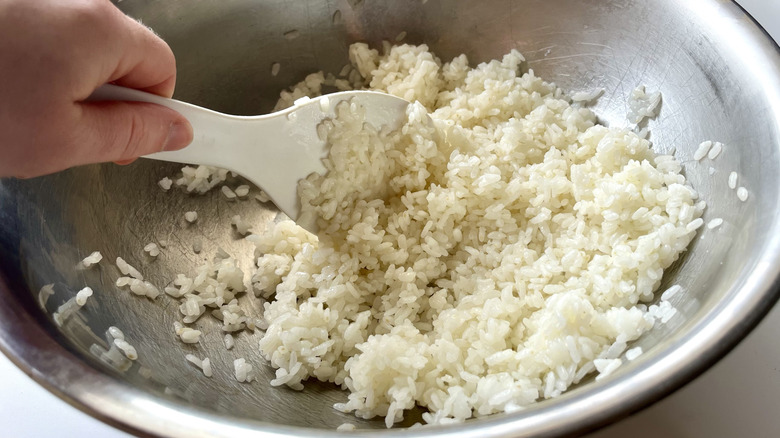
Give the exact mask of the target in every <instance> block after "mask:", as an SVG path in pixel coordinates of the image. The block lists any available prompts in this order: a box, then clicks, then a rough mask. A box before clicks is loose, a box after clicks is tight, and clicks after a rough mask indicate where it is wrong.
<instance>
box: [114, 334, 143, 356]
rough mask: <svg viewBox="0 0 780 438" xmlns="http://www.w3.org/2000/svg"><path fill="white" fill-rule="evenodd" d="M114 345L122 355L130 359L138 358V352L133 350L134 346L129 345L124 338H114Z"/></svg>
mask: <svg viewBox="0 0 780 438" xmlns="http://www.w3.org/2000/svg"><path fill="white" fill-rule="evenodd" d="M114 345H115V346H116V348H118V349H119V350H120V351H121V352H122V353H123V354H124V355H125V357H127V358H128V359H130V360H136V359H138V352H137V351H136V350H135V347H133V346H132V345H130V343H129V342H127V341H126V340H124V339H118V338H117V339H114Z"/></svg>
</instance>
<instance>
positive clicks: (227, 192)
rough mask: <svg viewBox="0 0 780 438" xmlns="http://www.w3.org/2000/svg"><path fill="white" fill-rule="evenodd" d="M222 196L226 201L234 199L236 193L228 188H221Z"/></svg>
mask: <svg viewBox="0 0 780 438" xmlns="http://www.w3.org/2000/svg"><path fill="white" fill-rule="evenodd" d="M221 190H222V194H223V195H225V197H226V198H228V199H236V192H234V191H233V190H232V189H231V188H230V187H228V186H222V189H221Z"/></svg>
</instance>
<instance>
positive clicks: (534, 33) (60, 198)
mask: <svg viewBox="0 0 780 438" xmlns="http://www.w3.org/2000/svg"><path fill="white" fill-rule="evenodd" d="M118 5H119V6H120V7H121V8H122V9H123V10H125V12H127V13H128V14H129V15H131V16H133V17H136V18H139V19H141V20H142V21H143V22H144V23H145V24H147V25H149V26H150V27H152V28H153V29H155V31H157V32H158V33H159V34H160V35H161V36H162V37H163V38H164V39H166V40H167V41H168V42H169V43H170V45H171V47H172V48H173V51H174V53H175V54H176V56H177V62H178V68H179V77H178V85H177V90H176V96H177V97H178V98H180V99H182V100H186V101H190V102H193V103H195V104H199V105H203V106H207V107H210V108H213V109H216V110H218V111H224V112H230V113H235V114H258V113H263V112H267V111H269V110H270V109H271V108H272V107H273V103H274V102H275V100H276V98H277V97H278V94H279V91H280V90H281V89H282V88H284V87H286V86H289V85H290V84H292V83H294V82H296V81H298V80H301V79H302V78H303V77H304V76H305V75H306V74H308V73H310V72H313V71H317V70H320V69H323V70H325V71H329V72H333V73H337V72H338V71H339V70H340V69H341V67H342V66H343V65H344V64H345V63H346V62H347V47H348V45H349V44H350V43H351V42H354V41H367V42H369V43H372V44H374V45H377V44H379V43H380V42H381V41H382V40H385V39H388V40H393V39H394V38H395V37H396V36H397V35H399V34H400V33H401V32H406V38H405V40H404V41H405V42H410V43H426V44H428V45H429V46H430V47H431V48H432V49H433V50H434V51H435V53H437V54H438V55H439V56H440V57H441V58H442V59H444V60H448V59H450V58H451V57H453V56H455V55H458V54H460V53H466V54H467V55H468V57H469V59H470V61H471V62H472V64H475V63H477V62H481V61H485V60H489V59H491V58H495V57H499V56H501V55H503V54H504V53H506V52H507V51H509V50H510V49H512V48H517V49H519V50H520V51H521V52H522V53H523V54H524V55H525V56H526V57H527V63H526V65H525V66H524V68H531V69H533V70H534V71H535V72H536V74H537V75H540V76H542V77H544V78H546V79H548V80H552V81H555V82H556V83H558V84H559V85H561V86H562V87H564V88H565V89H567V90H570V91H588V90H592V89H594V88H602V87H603V88H604V89H605V90H606V91H605V94H604V95H603V96H602V97H601V98H600V99H598V101H597V103H596V104H595V106H594V108H595V111H596V112H597V114H598V115H599V117H600V118H601V119H602V120H603V121H604V122H606V123H609V124H614V125H619V124H622V123H624V118H625V114H626V112H627V103H626V102H627V96H628V93H629V92H630V91H631V90H632V89H633V88H634V87H636V86H637V85H640V84H644V85H646V86H647V88H648V89H650V90H661V91H662V92H663V104H662V108H661V112H660V115H659V117H658V118H657V119H656V120H654V121H651V122H650V123H649V128H650V129H651V132H652V134H651V139H652V140H653V142H654V145H655V146H654V147H655V148H656V150H658V151H660V152H668V151H670V150H671V149H672V148H675V149H676V156H677V157H678V158H679V159H680V160H681V161H682V163H683V164H684V168H685V174H686V175H687V177H688V178H689V180H690V181H691V183H692V184H693V186H694V187H695V188H697V189H698V190H699V192H700V193H701V194H702V197H703V199H704V200H706V201H707V203H708V208H707V211H706V213H705V220H710V219H712V218H716V217H720V218H723V220H724V223H723V225H722V226H721V227H720V228H717V229H716V230H706V229H703V230H702V231H701V232H700V236H701V237H702V238H701V239H698V238H697V239H695V241H694V242H693V244H692V246H691V247H690V250H689V252H688V254H687V255H686V256H685V257H684V258H682V259H681V260H680V261H679V262H678V263H676V264H675V266H673V268H672V269H671V270H670V272H669V273H668V274H667V275H666V277H665V279H664V285H663V286H662V287H665V286H668V285H671V284H680V285H682V286H683V287H684V291H683V292H681V293H679V294H677V295H676V296H675V297H674V298H673V299H672V300H671V301H672V303H673V304H674V306H675V307H676V308H677V310H678V313H677V315H675V316H674V317H673V318H672V319H671V320H670V321H669V322H668V323H667V324H665V325H661V326H659V327H657V328H655V329H653V331H651V332H650V333H648V334H647V335H646V336H644V337H643V338H642V339H641V340H639V341H638V342H636V345H637V346H641V347H642V348H643V350H644V352H645V353H644V354H643V355H642V356H641V357H640V358H639V359H637V360H635V361H633V362H630V363H626V364H624V365H623V366H622V367H621V368H620V369H618V371H616V372H615V373H614V374H613V375H611V376H610V377H609V378H607V379H603V380H601V381H598V382H593V381H588V382H585V383H584V384H581V385H579V386H578V387H576V388H574V389H572V390H571V391H569V392H568V393H566V394H564V395H563V396H561V397H558V398H556V399H552V400H547V401H543V402H540V403H538V404H536V405H535V406H533V407H530V408H529V409H526V410H524V411H522V412H517V413H514V414H507V415H495V416H492V417H489V418H484V419H479V420H474V421H469V422H467V423H465V424H463V425H456V426H442V427H426V428H422V429H411V430H408V429H398V430H393V431H389V432H386V434H388V435H392V434H394V435H404V436H411V435H423V436H466V435H468V436H482V437H489V436H552V435H561V434H568V433H576V432H583V431H586V430H589V429H592V428H595V427H598V426H600V425H603V424H606V423H608V422H610V421H613V420H615V419H617V418H620V417H622V416H625V415H628V414H629V413H631V412H633V411H635V410H637V409H640V408H641V407H643V406H646V405H647V404H649V403H651V402H653V401H655V400H657V399H659V398H660V397H662V396H664V395H666V394H668V393H669V392H671V391H672V390H674V389H676V388H677V387H679V386H680V385H682V384H684V383H685V382H687V381H689V380H690V379H692V378H693V377H695V376H696V375H697V374H698V373H700V372H702V371H703V370H704V369H706V368H707V367H708V366H710V365H711V364H712V363H713V362H714V361H716V360H717V359H718V358H720V357H721V356H722V355H724V354H725V353H726V352H727V351H728V350H730V349H731V348H732V347H733V346H734V345H735V344H736V343H737V342H738V341H739V340H740V339H741V338H742V337H744V336H745V335H746V334H747V332H748V331H749V330H750V329H751V328H752V327H754V326H755V324H756V323H757V322H758V321H759V319H760V318H761V317H762V316H763V315H764V314H765V313H766V312H767V311H768V309H769V307H770V306H771V305H772V304H773V303H774V302H775V300H776V298H777V292H778V277H779V276H780V260H779V259H780V222H779V221H778V214H777V212H778V204H779V203H780V141H779V139H780V79H779V78H780V56H779V55H778V51H777V47H776V46H775V45H774V44H773V43H772V42H771V41H770V40H769V38H768V37H767V36H766V35H765V34H764V33H763V32H762V31H761V29H760V28H759V27H757V26H756V24H755V23H754V22H753V21H752V20H751V19H750V18H749V17H748V16H747V15H746V14H744V12H743V11H742V10H741V9H740V8H739V7H738V6H737V5H736V4H734V3H731V2H728V1H716V0H702V1H696V2H684V1H672V0H659V1H654V2H645V1H631V0H622V1H618V0H615V1H609V0H602V1H596V0H586V1H578V2H574V1H568V0H516V1H512V0H492V1H480V2H476V1H466V0H464V1H454V0H451V1H447V0H429V1H427V2H422V1H419V0H415V1H412V0H403V1H375V0H364V1H360V0H350V1H346V0H298V1H295V2H293V1H281V0H276V1H272V0H219V1H216V0H187V1H155V0H124V1H122V2H121V3H118ZM293 30H295V31H297V33H293V34H290V33H288V32H290V31H293ZM285 34H286V35H285ZM291 36H294V38H291ZM277 62H278V63H279V65H280V72H279V74H278V75H276V76H273V75H272V74H271V66H272V64H274V63H277ZM708 139H712V140H718V141H721V142H723V143H724V144H725V145H726V146H725V149H724V151H723V153H722V154H721V155H720V156H719V157H718V158H717V159H716V160H713V161H709V160H705V161H704V162H702V163H699V162H696V161H695V160H693V158H692V157H693V152H694V150H695V149H696V147H697V145H698V144H699V143H700V142H701V141H703V140H708ZM710 167H712V168H714V173H713V174H711V172H710ZM177 169H178V167H177V166H176V165H171V164H162V163H158V162H151V161H145V160H140V161H138V162H137V163H135V164H133V165H131V166H127V167H119V166H115V165H101V166H87V167H82V168H78V169H73V170H70V171H67V172H63V173H60V174H57V175H52V176H48V177H44V178H37V179H32V180H26V181H16V180H3V181H1V182H0V223H2V229H1V230H0V244H1V245H2V249H1V250H0V349H2V351H3V352H5V353H6V354H7V355H8V356H9V357H11V359H12V360H13V361H14V362H15V363H16V364H17V365H19V367H20V368H22V369H23V370H25V371H26V372H27V373H28V374H30V375H31V376H32V377H33V378H34V379H36V380H37V381H38V382H40V383H41V384H42V385H44V386H46V387H47V388H48V389H49V390H51V391H52V392H54V393H56V394H57V395H59V396H60V397H62V398H64V399H65V400H67V401H68V402H70V403H72V404H74V405H75V406H77V407H79V408H81V409H82V410H84V411H86V412H88V413H90V414H92V415H94V416H96V417H97V418H100V419H101V420H104V421H107V422H109V423H111V424H114V425H116V426H118V427H121V428H124V429H126V430H129V431H132V432H136V433H142V434H152V435H162V436H180V437H199V436H225V437H228V436H246V434H249V435H252V433H255V434H257V436H280V435H299V436H325V435H335V434H336V432H335V428H336V427H337V426H338V425H340V424H341V423H344V422H352V423H354V424H356V425H358V427H359V428H361V429H382V428H383V427H384V423H383V421H382V420H381V419H374V420H359V419H357V418H355V417H353V416H351V415H346V414H341V413H339V412H337V411H335V410H333V409H332V405H333V403H335V402H341V401H344V399H345V394H344V393H343V392H341V391H340V390H338V389H337V388H335V387H334V386H332V385H326V384H320V383H317V382H310V383H309V384H308V386H307V388H306V389H305V390H304V391H301V392H298V391H292V390H289V389H286V388H273V387H271V386H270V384H269V383H268V382H269V380H270V379H271V378H273V370H272V369H271V368H270V367H268V366H267V365H266V364H265V362H264V361H263V360H262V358H261V357H260V355H259V353H258V352H257V337H256V336H253V335H251V334H250V333H243V334H242V335H240V336H238V337H237V340H236V347H235V348H234V349H233V350H231V351H226V350H225V349H224V347H223V344H222V336H221V333H220V331H219V328H218V326H217V325H215V324H212V321H206V320H205V319H204V320H203V321H199V322H198V325H199V326H200V327H201V329H202V330H203V331H204V338H203V339H202V341H201V343H200V344H199V345H198V346H189V345H183V344H181V343H180V342H179V341H177V340H176V338H175V337H174V334H173V330H172V324H173V321H174V320H175V319H176V317H177V313H176V312H177V303H176V302H175V301H174V300H171V299H169V298H167V297H160V298H158V299H157V300H156V301H154V302H152V301H150V300H147V299H142V298H138V297H136V296H133V295H131V294H130V293H128V292H126V291H118V290H116V288H115V287H114V286H113V283H114V280H115V279H116V278H117V276H118V275H119V273H118V270H117V269H116V267H115V266H114V265H113V264H112V263H111V261H113V260H114V259H115V258H116V257H117V256H121V257H123V258H125V259H127V260H128V261H129V262H130V263H131V264H133V265H137V266H141V267H142V271H143V272H144V273H145V274H146V276H147V277H148V278H149V279H150V280H151V281H152V282H154V283H155V284H158V285H164V284H167V283H168V282H169V281H170V280H171V279H172V276H173V274H175V273H178V272H185V273H189V272H192V270H193V268H194V266H196V265H197V264H198V263H199V262H201V261H203V260H205V259H207V258H210V257H212V256H213V254H214V252H215V251H216V249H217V248H218V247H222V248H224V249H225V250H227V251H228V252H229V253H231V254H233V255H235V256H236V257H238V258H240V259H241V263H242V266H244V267H245V268H246V267H249V266H251V264H252V250H251V246H250V245H249V244H248V243H247V242H245V241H243V240H241V239H240V236H238V235H236V234H235V232H234V231H233V230H232V229H231V227H230V226H229V223H230V218H231V216H233V215H234V214H240V215H241V216H242V217H243V218H246V219H250V220H252V221H254V222H255V223H257V224H259V225H258V227H257V229H258V230H259V231H262V229H263V228H264V226H266V225H267V224H268V223H270V222H271V221H273V220H274V218H275V217H276V211H275V209H274V208H273V206H271V205H265V204H260V203H257V202H255V201H251V202H250V201H246V202H227V201H225V200H224V199H223V198H222V195H221V194H220V193H219V192H218V191H216V192H215V193H210V194H206V195H203V196H192V195H187V194H185V193H182V192H180V191H176V190H172V191H170V192H168V193H164V192H162V191H161V190H160V188H159V187H158V186H157V184H156V182H157V181H158V180H159V179H161V178H162V177H163V176H172V175H175V173H176V171H177ZM731 171H737V172H738V173H739V175H740V185H741V186H744V187H746V188H747V189H749V190H750V197H749V199H748V200H747V202H740V201H739V200H738V199H737V196H736V193H735V191H734V190H731V189H729V187H728V185H727V179H728V174H729V173H730V172H731ZM189 210H197V211H198V213H199V217H200V219H199V220H198V223H197V224H196V225H188V224H187V223H186V222H185V221H184V219H183V214H184V212H186V211H189ZM197 236H201V238H202V239H203V246H204V249H203V251H202V252H201V254H199V255H198V254H194V253H193V252H192V250H191V244H192V241H193V239H194V238H195V237H197ZM161 239H162V240H167V241H168V248H167V249H166V250H165V251H164V252H163V254H162V255H161V256H160V257H158V258H157V260H155V261H152V260H151V259H148V258H146V256H145V255H144V253H143V250H142V248H143V246H144V245H145V244H146V243H148V242H152V241H159V240H161ZM94 250H100V251H101V252H102V253H103V255H104V256H105V259H106V260H105V261H104V262H102V263H101V264H100V265H99V266H98V267H96V268H94V269H91V270H76V269H74V266H75V265H76V263H77V262H78V261H79V260H80V259H82V258H83V257H84V256H86V255H87V254H89V252H91V251H94ZM48 283H54V285H55V286H54V289H55V292H56V293H55V294H54V295H53V296H52V297H51V298H50V299H49V300H48V302H47V303H46V305H45V306H44V309H43V310H42V309H41V307H40V306H39V303H38V297H37V291H38V290H39V289H40V288H41V286H43V285H44V284H48ZM87 285H88V286H91V287H93V288H94V289H95V295H94V296H93V297H92V298H91V299H90V301H89V303H88V305H87V306H86V307H85V308H84V309H82V310H81V311H80V312H79V313H77V314H76V315H75V316H74V317H72V318H70V319H69V320H68V321H67V322H66V323H65V324H64V325H63V326H62V327H61V328H59V327H57V326H56V325H54V324H53V323H52V321H51V318H50V316H49V315H50V314H51V312H53V311H55V310H56V309H57V307H58V306H59V305H61V304H62V303H63V302H65V301H66V300H67V299H69V298H71V297H72V296H74V295H75V293H76V291H78V290H79V289H81V288H82V287H84V286H87ZM260 308H261V307H260V306H259V304H258V303H255V304H254V305H252V304H247V309H246V310H247V312H250V313H253V314H257V313H258V312H259V310H260ZM111 325H116V326H118V327H120V328H122V329H123V330H124V332H125V334H126V336H127V338H128V340H130V341H131V342H132V343H133V344H134V345H135V346H136V348H137V350H138V355H139V359H138V360H137V361H136V362H135V363H133V364H132V366H131V367H129V368H127V369H125V366H112V365H111V364H109V363H106V362H104V361H101V360H99V359H98V358H96V356H95V355H94V354H93V353H91V352H90V350H92V352H95V351H96V350H97V349H98V348H99V347H105V346H106V338H105V336H104V333H105V331H106V330H107V328H108V327H109V326H111ZM95 346H97V347H95ZM187 353H193V354H196V355H198V356H200V357H204V356H208V357H210V358H211V360H212V363H213V364H214V365H213V366H214V370H215V375H214V377H213V378H211V379H207V378H205V377H203V376H202V374H201V373H200V371H198V370H197V369H195V368H194V367H192V366H189V364H188V363H186V361H185V359H184V356H185V354H187ZM236 357H245V358H247V360H248V361H250V362H251V363H253V364H254V365H255V368H256V369H258V374H259V378H258V380H257V381H256V382H253V383H251V384H240V383H238V382H236V381H235V379H234V378H233V376H232V360H233V359H234V358H236ZM419 418H420V412H418V411H414V412H410V413H407V415H406V421H405V422H404V423H403V425H410V424H412V423H414V422H415V421H419ZM376 432H379V431H377V430H374V431H373V432H372V431H370V430H369V431H366V434H367V435H368V434H372V433H376ZM252 436H255V435H252Z"/></svg>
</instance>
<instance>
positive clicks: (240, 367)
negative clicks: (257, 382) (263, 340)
mask: <svg viewBox="0 0 780 438" xmlns="http://www.w3.org/2000/svg"><path fill="white" fill-rule="evenodd" d="M233 369H234V371H235V376H236V380H238V381H239V382H241V383H244V382H246V383H249V382H251V381H253V380H254V379H255V375H254V372H253V371H252V365H251V364H249V363H247V361H246V359H244V358H238V359H236V360H234V361H233Z"/></svg>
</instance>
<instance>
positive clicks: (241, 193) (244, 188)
mask: <svg viewBox="0 0 780 438" xmlns="http://www.w3.org/2000/svg"><path fill="white" fill-rule="evenodd" d="M235 192H236V196H238V197H239V198H243V197H245V196H247V195H248V194H249V186H248V185H246V184H244V185H240V186H238V187H236V190H235Z"/></svg>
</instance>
